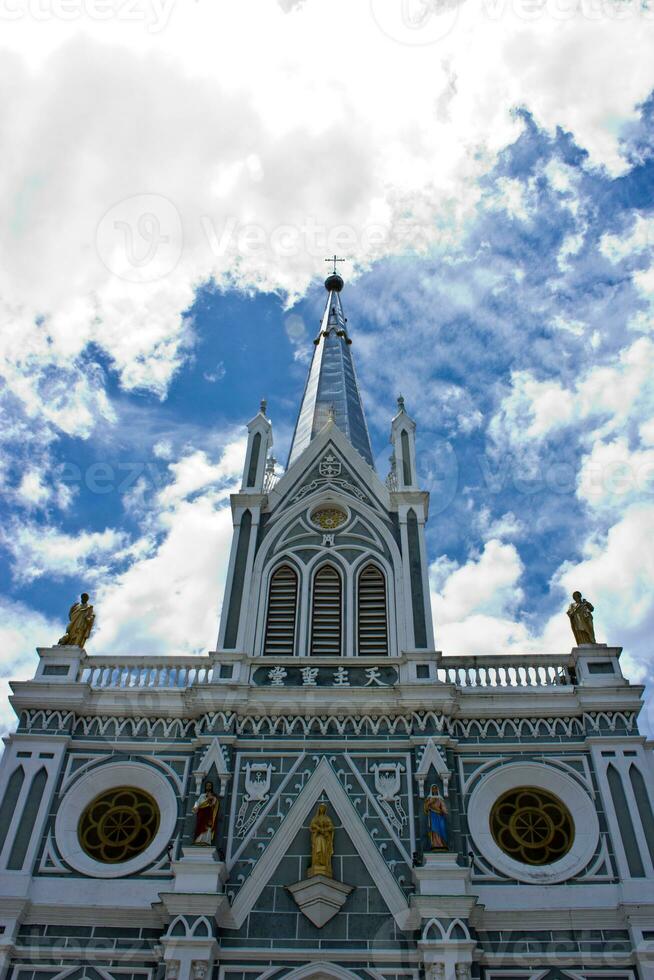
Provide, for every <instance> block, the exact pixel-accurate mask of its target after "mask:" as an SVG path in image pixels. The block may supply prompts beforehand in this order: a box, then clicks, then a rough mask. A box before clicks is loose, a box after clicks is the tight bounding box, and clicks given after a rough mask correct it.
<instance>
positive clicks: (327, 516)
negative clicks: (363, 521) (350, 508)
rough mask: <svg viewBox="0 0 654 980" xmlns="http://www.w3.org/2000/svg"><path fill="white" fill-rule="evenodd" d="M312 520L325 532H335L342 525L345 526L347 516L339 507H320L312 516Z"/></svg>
mask: <svg viewBox="0 0 654 980" xmlns="http://www.w3.org/2000/svg"><path fill="white" fill-rule="evenodd" d="M311 520H312V521H313V523H314V524H316V525H317V526H318V527H320V528H322V529H323V531H333V530H334V529H335V528H337V527H340V526H341V524H345V522H346V520H347V514H345V513H343V511H342V510H340V509H339V508H338V507H319V508H318V509H317V510H314V511H313V513H312V514H311Z"/></svg>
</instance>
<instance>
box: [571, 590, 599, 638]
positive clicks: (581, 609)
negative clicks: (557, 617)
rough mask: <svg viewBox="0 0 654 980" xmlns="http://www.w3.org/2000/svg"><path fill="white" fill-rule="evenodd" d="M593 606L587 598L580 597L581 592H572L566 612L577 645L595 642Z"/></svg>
mask: <svg viewBox="0 0 654 980" xmlns="http://www.w3.org/2000/svg"><path fill="white" fill-rule="evenodd" d="M594 608H595V607H594V606H592V605H591V604H590V602H589V601H588V600H587V599H582V597H581V592H573V593H572V602H571V603H570V605H569V606H568V609H567V613H568V616H569V617H570V625H571V626H572V632H573V633H574V636H575V641H576V643H577V646H580V645H581V644H582V643H595V642H596V640H595V627H594V625H593V609H594Z"/></svg>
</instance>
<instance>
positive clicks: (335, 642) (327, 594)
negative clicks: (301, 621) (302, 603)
mask: <svg viewBox="0 0 654 980" xmlns="http://www.w3.org/2000/svg"><path fill="white" fill-rule="evenodd" d="M340 653H341V577H340V575H339V574H338V572H337V571H336V569H335V568H333V567H332V566H331V565H323V567H322V568H321V569H319V570H318V571H317V572H316V576H315V578H314V580H313V601H312V609H311V655H312V656H314V657H315V656H320V657H337V656H340Z"/></svg>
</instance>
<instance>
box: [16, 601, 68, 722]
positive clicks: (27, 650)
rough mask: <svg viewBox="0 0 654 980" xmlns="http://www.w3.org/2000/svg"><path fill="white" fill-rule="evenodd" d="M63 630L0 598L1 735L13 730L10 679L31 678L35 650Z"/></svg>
mask: <svg viewBox="0 0 654 980" xmlns="http://www.w3.org/2000/svg"><path fill="white" fill-rule="evenodd" d="M64 629H65V624H63V625H62V622H58V623H55V622H53V621H52V620H49V619H48V618H47V617H46V616H43V615H42V614H41V613H38V612H36V611H35V610H33V609H31V608H30V607H29V606H27V605H25V604H24V603H22V602H11V601H10V600H8V599H4V598H0V658H1V659H0V663H1V666H0V733H1V734H4V733H6V732H8V731H11V730H13V729H14V728H15V727H16V716H15V714H14V712H13V710H12V708H11V706H10V705H9V702H8V700H7V698H8V697H9V694H10V690H9V680H10V679H11V680H14V681H22V680H27V679H28V678H30V677H33V675H34V672H35V671H36V668H37V664H38V659H37V655H36V652H35V651H36V647H48V646H51V645H52V644H53V643H56V641H57V640H58V639H59V637H60V636H61V634H62V633H63V631H64Z"/></svg>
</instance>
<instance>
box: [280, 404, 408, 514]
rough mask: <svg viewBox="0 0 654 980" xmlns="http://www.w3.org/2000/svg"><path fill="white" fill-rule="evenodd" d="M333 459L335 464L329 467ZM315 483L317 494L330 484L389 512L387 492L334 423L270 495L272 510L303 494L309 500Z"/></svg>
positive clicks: (317, 438)
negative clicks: (311, 488)
mask: <svg viewBox="0 0 654 980" xmlns="http://www.w3.org/2000/svg"><path fill="white" fill-rule="evenodd" d="M332 458H333V460H334V462H333V463H331V465H330V461H331V459H332ZM314 470H315V473H314V472H313V471H314ZM312 482H316V484H317V485H316V487H315V490H316V491H318V490H320V489H323V488H324V487H325V486H327V485H328V484H329V483H330V482H331V483H332V484H333V488H334V489H335V490H337V491H340V492H343V493H346V494H347V493H348V492H349V493H350V494H351V495H352V496H354V497H358V496H359V494H360V493H363V495H364V497H368V498H369V502H371V503H373V506H374V505H376V506H380V507H381V508H382V509H383V510H385V511H388V510H390V494H389V492H388V489H387V488H386V486H385V485H384V484H383V483H382V482H381V480H380V479H379V477H378V476H377V474H376V472H375V471H374V469H373V468H372V466H369V465H368V463H366V461H365V460H364V459H363V458H362V457H361V456H360V455H359V453H358V452H357V451H356V449H354V448H353V446H352V445H351V443H350V442H349V441H348V439H347V438H346V437H345V436H344V435H343V433H342V432H341V431H340V429H339V428H338V426H336V425H334V424H333V423H328V424H327V425H325V426H324V428H323V429H322V430H321V432H320V433H319V434H318V435H317V436H316V438H315V439H313V440H312V442H311V443H310V444H309V445H308V446H307V448H306V449H305V450H304V452H303V453H302V455H301V456H299V457H298V459H297V460H296V461H295V462H294V463H293V464H292V465H291V466H290V467H289V468H288V470H287V471H286V473H285V474H284V476H283V477H282V478H281V480H280V481H279V483H277V485H276V486H275V488H274V490H272V491H271V492H270V494H269V496H268V504H269V507H270V510H271V511H274V510H275V509H276V508H277V507H278V506H279V505H280V504H281V503H282V502H284V503H286V504H287V505H288V504H289V503H290V502H291V501H293V500H294V498H295V497H297V494H298V493H299V492H301V491H304V493H305V494H306V495H307V497H308V496H309V495H310V493H311V491H307V490H305V487H307V486H308V485H310V484H311V483H312ZM347 484H349V486H347Z"/></svg>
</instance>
